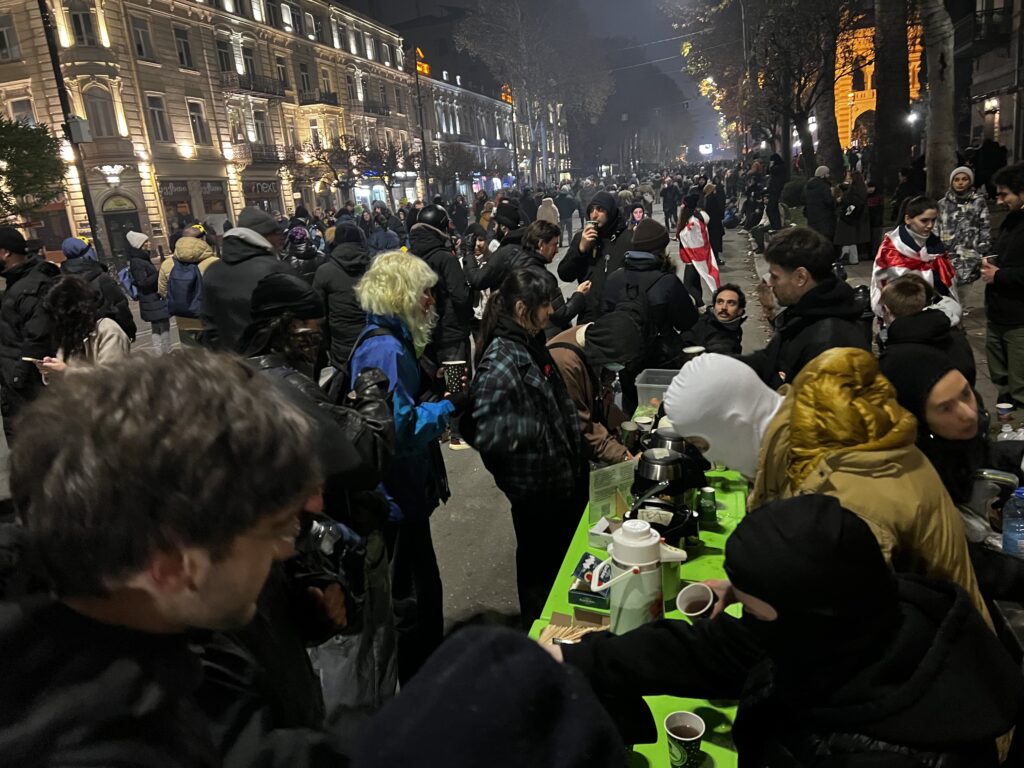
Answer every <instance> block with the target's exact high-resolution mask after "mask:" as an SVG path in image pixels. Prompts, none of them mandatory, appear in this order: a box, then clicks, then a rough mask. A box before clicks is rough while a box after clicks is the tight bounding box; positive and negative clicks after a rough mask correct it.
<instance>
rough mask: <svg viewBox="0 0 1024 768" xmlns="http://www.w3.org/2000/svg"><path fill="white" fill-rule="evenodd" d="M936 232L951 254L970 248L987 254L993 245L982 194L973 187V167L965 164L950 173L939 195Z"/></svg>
mask: <svg viewBox="0 0 1024 768" xmlns="http://www.w3.org/2000/svg"><path fill="white" fill-rule="evenodd" d="M935 234H937V235H938V236H939V237H940V238H942V241H943V242H944V243H945V244H946V248H947V249H948V250H949V252H950V253H951V254H961V253H963V252H964V251H973V252H974V253H976V254H977V255H978V256H987V255H988V254H989V253H990V252H991V249H992V224H991V221H990V220H989V213H988V201H987V200H986V199H985V194H984V193H983V192H982V191H981V190H979V189H975V187H974V171H972V170H971V169H970V168H968V167H967V166H961V167H959V168H954V169H953V172H952V173H951V174H949V189H948V190H946V194H944V195H943V196H942V197H941V198H940V199H939V219H938V221H936V222H935Z"/></svg>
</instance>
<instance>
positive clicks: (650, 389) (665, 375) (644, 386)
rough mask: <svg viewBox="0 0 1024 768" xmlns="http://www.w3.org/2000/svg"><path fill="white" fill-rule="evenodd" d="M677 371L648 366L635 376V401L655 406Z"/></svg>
mask: <svg viewBox="0 0 1024 768" xmlns="http://www.w3.org/2000/svg"><path fill="white" fill-rule="evenodd" d="M678 373H679V370H678V369H667V368H648V369H647V370H646V371H642V372H641V373H640V375H639V376H637V377H636V394H637V402H638V403H639V405H640V406H641V407H643V406H645V405H649V406H653V407H655V408H657V407H658V406H659V405H661V401H662V399H663V398H664V397H665V390H667V389H668V385H669V384H671V383H672V379H674V378H675V377H676V376H677V375H678Z"/></svg>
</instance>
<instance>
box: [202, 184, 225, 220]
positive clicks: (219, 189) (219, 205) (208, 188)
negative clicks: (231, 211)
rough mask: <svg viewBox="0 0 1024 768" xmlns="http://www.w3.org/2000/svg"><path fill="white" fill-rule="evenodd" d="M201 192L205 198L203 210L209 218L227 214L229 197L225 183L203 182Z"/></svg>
mask: <svg viewBox="0 0 1024 768" xmlns="http://www.w3.org/2000/svg"><path fill="white" fill-rule="evenodd" d="M199 191H200V193H201V194H202V196H203V208H204V209H205V210H206V215H207V216H210V215H211V214H223V213H227V196H226V195H225V193H224V182H223V181H201V182H199Z"/></svg>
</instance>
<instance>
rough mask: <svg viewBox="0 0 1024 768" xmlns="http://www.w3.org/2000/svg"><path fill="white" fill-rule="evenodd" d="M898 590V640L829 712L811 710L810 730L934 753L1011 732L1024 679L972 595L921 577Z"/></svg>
mask: <svg viewBox="0 0 1024 768" xmlns="http://www.w3.org/2000/svg"><path fill="white" fill-rule="evenodd" d="M897 583H898V584H897V588H898V592H899V600H900V610H901V612H902V616H903V618H902V621H901V624H900V629H899V631H898V632H897V634H896V636H895V637H894V638H893V641H892V642H891V643H890V645H889V646H888V648H887V649H886V651H885V652H884V654H883V655H882V656H881V658H879V659H878V661H877V662H875V663H873V664H872V665H871V666H869V667H867V668H866V669H864V670H863V671H862V672H861V673H860V674H858V675H857V676H856V677H854V678H853V679H851V680H850V681H849V682H848V683H846V684H845V685H843V686H842V687H840V688H839V689H838V690H836V691H835V692H834V693H833V694H832V695H831V696H830V697H829V699H830V703H829V705H828V706H825V707H820V708H817V709H810V710H809V715H810V717H809V722H808V724H809V725H810V726H811V727H820V728H829V727H836V728H842V730H843V731H845V732H854V733H858V732H859V733H864V734H866V735H868V736H870V737H872V738H875V739H881V740H883V741H888V742H890V743H894V744H912V745H914V746H915V747H919V748H923V749H935V750H941V749H943V748H944V747H946V746H953V745H962V744H964V743H970V742H976V741H985V740H988V739H995V738H996V737H997V736H999V735H1000V734H1003V733H1006V732H1007V731H1008V730H1009V729H1010V727H1011V726H1012V725H1013V724H1014V723H1016V721H1017V717H1018V714H1019V712H1020V711H1021V707H1022V704H1024V679H1022V677H1021V672H1020V669H1019V668H1018V667H1017V666H1015V665H1014V663H1013V660H1012V659H1011V658H1010V656H1009V654H1008V653H1007V652H1006V651H1005V650H1004V649H1003V647H1002V645H1001V644H1000V642H999V640H998V639H997V638H996V636H995V634H994V633H993V632H992V630H991V629H989V627H988V626H987V625H986V624H985V622H984V620H983V619H982V618H981V616H980V615H979V614H978V612H977V610H975V608H974V606H973V604H972V603H971V600H970V598H969V597H968V596H967V593H965V592H964V591H963V590H962V589H961V588H960V587H958V586H955V585H953V584H950V583H948V582H938V581H931V580H927V579H923V578H919V577H914V576H903V575H901V576H900V577H898V579H897ZM953 701H960V702H963V703H964V706H961V707H953V706H948V703H949V702H953Z"/></svg>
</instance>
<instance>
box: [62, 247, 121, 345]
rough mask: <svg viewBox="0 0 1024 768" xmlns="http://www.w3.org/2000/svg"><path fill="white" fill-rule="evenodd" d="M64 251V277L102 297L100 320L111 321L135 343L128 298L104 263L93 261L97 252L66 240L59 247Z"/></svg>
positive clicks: (95, 259)
mask: <svg viewBox="0 0 1024 768" xmlns="http://www.w3.org/2000/svg"><path fill="white" fill-rule="evenodd" d="M61 248H62V250H63V251H64V263H63V264H61V267H60V271H61V274H64V275H74V276H75V277H78V278H81V279H82V280H85V282H87V283H89V285H91V286H92V287H93V288H94V289H95V290H96V291H97V292H98V293H99V294H100V296H102V297H103V308H102V309H101V310H100V312H101V315H102V316H103V317H109V318H110V319H111V320H114V321H115V322H116V323H117V324H118V325H119V326H121V330H122V331H124V332H125V335H127V336H128V340H129V341H135V333H136V330H137V329H136V327H135V318H134V316H133V315H132V308H131V307H130V306H129V305H128V296H127V295H126V294H125V292H124V291H123V290H122V289H121V286H120V285H118V282H117V280H115V279H114V278H113V277H111V276H110V274H109V273H108V271H107V267H106V265H105V264H101V263H100V262H99V260H98V259H97V258H96V250H95V249H94V248H93V247H92V246H91V245H90V244H89V243H87V242H86V241H84V240H82V239H80V238H77V237H69V238H66V239H65V240H64V242H63V243H62V244H61Z"/></svg>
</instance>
